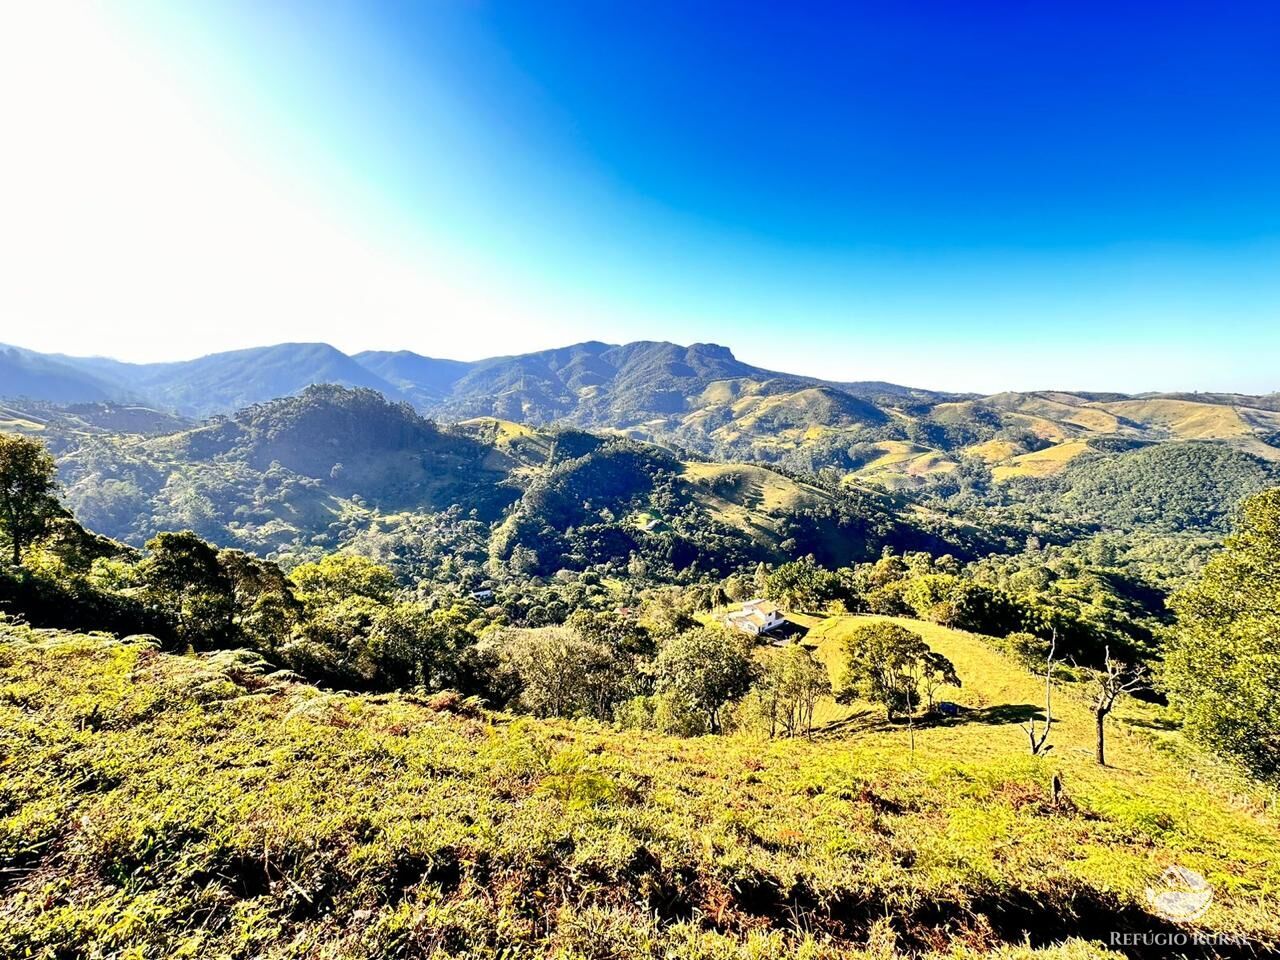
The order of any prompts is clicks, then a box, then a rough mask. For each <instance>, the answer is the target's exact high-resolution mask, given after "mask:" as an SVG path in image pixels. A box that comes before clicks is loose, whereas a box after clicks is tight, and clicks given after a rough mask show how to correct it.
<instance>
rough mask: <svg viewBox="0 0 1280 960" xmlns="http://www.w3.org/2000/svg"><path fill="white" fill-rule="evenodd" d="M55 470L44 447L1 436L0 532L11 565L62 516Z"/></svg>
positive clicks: (10, 436)
mask: <svg viewBox="0 0 1280 960" xmlns="http://www.w3.org/2000/svg"><path fill="white" fill-rule="evenodd" d="M56 477H57V468H56V466H55V465H54V462H53V457H51V456H50V455H49V452H48V451H47V450H46V449H45V448H44V444H42V443H40V442H38V441H36V440H31V439H29V438H27V437H20V436H15V435H12V434H7V433H5V434H0V530H3V531H4V533H5V536H7V537H8V538H9V548H10V550H11V551H12V557H13V565H14V566H15V567H16V566H19V565H20V564H21V563H22V551H23V550H24V549H26V547H27V545H28V544H30V543H31V542H32V541H34V540H37V539H39V538H40V537H41V536H42V535H43V534H44V532H45V531H46V530H47V529H48V526H49V522H50V521H51V520H52V519H53V518H54V517H57V516H58V515H60V514H61V512H62V509H61V507H59V505H58V499H57V497H56V496H54V492H55V490H56V489H57V479H56Z"/></svg>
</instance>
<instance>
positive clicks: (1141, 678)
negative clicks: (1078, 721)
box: [1093, 647, 1149, 767]
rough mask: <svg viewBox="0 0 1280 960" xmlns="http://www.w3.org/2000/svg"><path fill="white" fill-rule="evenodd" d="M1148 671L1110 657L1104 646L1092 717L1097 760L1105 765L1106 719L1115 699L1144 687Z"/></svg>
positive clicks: (1109, 650)
mask: <svg viewBox="0 0 1280 960" xmlns="http://www.w3.org/2000/svg"><path fill="white" fill-rule="evenodd" d="M1148 674H1149V671H1148V670H1147V668H1146V667H1145V666H1143V665H1141V664H1139V665H1138V666H1130V665H1129V664H1126V663H1121V662H1120V661H1118V660H1112V659H1111V648H1110V647H1107V648H1106V658H1105V661H1104V663H1103V668H1102V672H1101V673H1100V674H1099V675H1098V680H1097V687H1096V688H1095V696H1094V701H1093V719H1094V723H1095V724H1096V727H1097V731H1098V752H1097V760H1098V763H1099V764H1100V765H1102V766H1104V767H1105V766H1106V765H1107V752H1106V719H1107V714H1109V713H1110V712H1111V709H1112V707H1114V706H1115V705H1116V701H1117V700H1119V699H1120V697H1121V696H1123V695H1124V694H1126V693H1136V692H1137V691H1138V690H1143V689H1146V687H1147V679H1148Z"/></svg>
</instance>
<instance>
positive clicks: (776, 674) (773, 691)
mask: <svg viewBox="0 0 1280 960" xmlns="http://www.w3.org/2000/svg"><path fill="white" fill-rule="evenodd" d="M758 688H759V691H760V695H761V698H760V699H761V706H762V707H763V708H764V712H765V717H766V719H768V720H769V735H770V736H774V735H775V734H776V733H777V728H778V727H779V726H781V728H782V731H783V732H784V733H785V734H786V736H788V737H794V736H798V735H799V734H804V735H805V736H806V737H807V736H811V735H812V734H813V711H814V708H815V707H816V706H817V703H818V698H819V697H820V696H822V695H823V694H827V693H830V692H831V680H830V678H829V677H828V676H827V668H826V667H824V666H823V665H822V664H820V663H819V662H818V661H817V660H815V659H814V657H813V654H812V653H810V652H809V650H808V649H806V648H805V647H802V646H799V645H797V644H793V645H791V646H790V647H787V648H786V650H784V651H782V652H780V653H778V654H777V655H776V656H773V657H771V658H770V659H769V661H768V663H767V664H766V665H765V669H764V675H763V676H762V677H761V679H760V683H759V684H758Z"/></svg>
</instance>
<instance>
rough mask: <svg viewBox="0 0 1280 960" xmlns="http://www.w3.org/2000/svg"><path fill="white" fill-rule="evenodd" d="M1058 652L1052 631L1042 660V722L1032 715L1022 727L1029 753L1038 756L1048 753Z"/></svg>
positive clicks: (1054, 632)
mask: <svg viewBox="0 0 1280 960" xmlns="http://www.w3.org/2000/svg"><path fill="white" fill-rule="evenodd" d="M1057 652H1058V631H1057V630H1054V631H1053V636H1052V638H1051V639H1050V641H1049V653H1048V654H1047V655H1046V656H1045V661H1044V724H1043V725H1041V724H1039V723H1037V719H1038V718H1037V717H1032V718H1031V719H1030V720H1028V721H1027V722H1026V723H1025V724H1023V725H1022V729H1023V730H1025V731H1026V734H1027V739H1028V740H1029V741H1030V743H1031V755H1032V756H1033V757H1035V756H1039V755H1040V754H1041V753H1048V752H1049V750H1050V747H1049V746H1047V744H1048V742H1049V731H1050V730H1051V729H1052V728H1053V661H1054V658H1055V656H1056V655H1057Z"/></svg>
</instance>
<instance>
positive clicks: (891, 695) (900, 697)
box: [837, 620, 960, 720]
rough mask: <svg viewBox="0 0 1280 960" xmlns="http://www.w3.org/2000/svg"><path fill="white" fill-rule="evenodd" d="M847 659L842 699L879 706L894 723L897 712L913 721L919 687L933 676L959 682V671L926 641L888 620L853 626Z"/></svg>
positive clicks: (840, 695)
mask: <svg viewBox="0 0 1280 960" xmlns="http://www.w3.org/2000/svg"><path fill="white" fill-rule="evenodd" d="M844 660H845V662H844V675H843V678H842V681H841V684H840V690H839V691H838V693H837V696H838V697H840V699H842V700H849V699H854V698H859V699H863V700H870V701H872V702H876V703H880V704H881V705H883V706H884V708H885V715H886V717H887V718H888V719H890V720H892V719H893V717H894V715H895V714H898V713H905V714H906V715H907V716H908V717H910V716H911V714H912V713H913V712H914V708H915V706H916V705H917V704H918V703H919V698H918V690H919V687H920V684H921V682H922V680H923V678H925V677H927V676H929V675H930V674H937V675H938V676H940V677H942V678H943V679H944V680H945V679H946V678H948V677H952V678H954V680H947V681H946V682H954V683H955V684H956V685H957V686H958V685H959V683H960V680H959V677H956V676H955V667H954V666H952V665H951V662H950V661H949V660H947V659H946V657H943V656H942V655H941V654H937V653H934V651H933V650H931V649H930V648H929V645H928V644H927V643H925V641H924V637H922V636H920V634H918V633H915V632H914V631H911V630H908V629H907V628H906V627H900V626H898V625H897V624H896V623H890V622H889V621H887V620H877V621H874V622H872V623H860V624H857V625H856V626H854V628H853V630H852V631H850V633H849V635H848V637H846V638H845V642H844Z"/></svg>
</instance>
